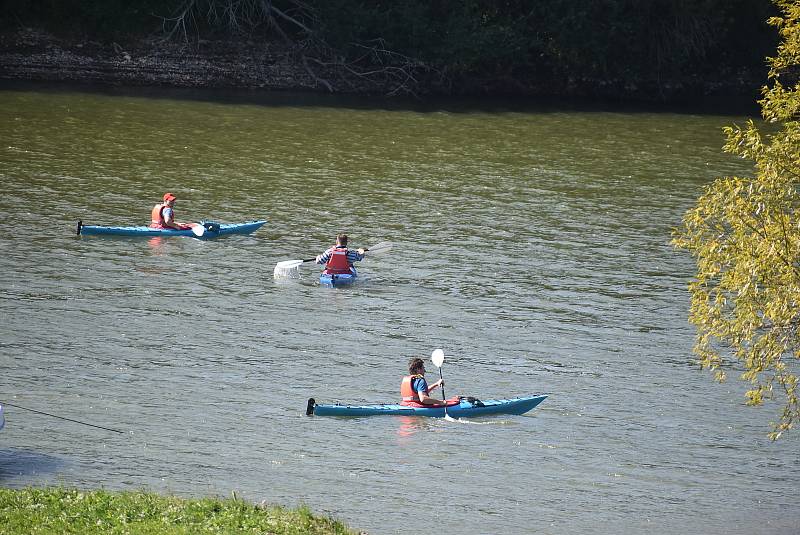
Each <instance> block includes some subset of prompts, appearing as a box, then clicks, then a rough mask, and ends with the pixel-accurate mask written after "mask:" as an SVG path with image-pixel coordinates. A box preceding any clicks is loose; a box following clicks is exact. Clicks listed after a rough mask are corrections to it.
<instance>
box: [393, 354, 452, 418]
mask: <svg viewBox="0 0 800 535" xmlns="http://www.w3.org/2000/svg"><path fill="white" fill-rule="evenodd" d="M408 373H409V374H410V375H406V376H405V377H403V381H402V382H401V383H400V396H401V398H402V401H400V404H401V405H409V406H412V407H421V406H426V407H442V406H444V405H447V404H448V403H447V402H444V401H442V400H440V399H434V398H432V397H430V395H429V394H430V393H431V391H432V390H434V389H436V388H438V387H440V386H443V385H444V381H443V380H441V379H440V380H438V381H436V382H435V383H433V384H432V385H430V386H428V382H427V381H426V380H425V362H424V361H423V360H422V359H421V358H412V359H411V360H409V361H408Z"/></svg>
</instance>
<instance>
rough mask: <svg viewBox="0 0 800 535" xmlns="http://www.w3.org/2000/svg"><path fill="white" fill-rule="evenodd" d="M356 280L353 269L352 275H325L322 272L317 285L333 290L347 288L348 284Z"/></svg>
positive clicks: (356, 275) (356, 276)
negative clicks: (340, 287) (339, 287)
mask: <svg viewBox="0 0 800 535" xmlns="http://www.w3.org/2000/svg"><path fill="white" fill-rule="evenodd" d="M356 278H358V273H356V270H355V268H354V269H353V273H339V274H332V273H325V272H324V271H323V272H322V273H320V275H319V283H320V284H321V285H323V286H329V287H331V288H334V287H336V286H347V285H348V284H353V283H354V282H355V281H356Z"/></svg>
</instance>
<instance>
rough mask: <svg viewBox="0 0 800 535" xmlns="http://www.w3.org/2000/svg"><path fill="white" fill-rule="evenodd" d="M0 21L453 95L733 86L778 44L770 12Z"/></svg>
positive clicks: (84, 0)
mask: <svg viewBox="0 0 800 535" xmlns="http://www.w3.org/2000/svg"><path fill="white" fill-rule="evenodd" d="M0 11H1V12H3V13H4V14H5V15H6V16H5V17H4V18H3V19H0V23H2V22H5V23H6V24H12V25H20V24H22V25H28V26H32V25H36V24H42V25H44V26H46V27H47V28H49V29H50V30H51V31H54V30H56V29H59V28H60V29H62V30H63V31H66V32H85V33H86V34H88V36H89V37H90V38H91V37H92V36H97V37H98V38H100V39H109V38H120V37H121V36H123V35H124V34H131V33H136V32H139V33H142V34H153V33H158V32H163V33H164V34H166V35H169V36H171V37H173V38H181V39H201V38H202V39H210V38H230V39H234V40H244V39H246V40H248V41H258V40H281V41H284V40H287V39H288V40H289V41H292V42H294V43H295V44H297V45H298V46H299V47H301V48H302V50H303V53H304V54H305V55H307V56H313V55H314V54H318V55H319V58H318V59H320V60H321V61H322V62H324V63H336V62H339V60H341V62H343V63H350V64H358V65H359V66H360V67H361V68H362V69H363V70H364V71H369V70H371V69H372V68H378V69H380V68H386V67H401V68H405V67H407V66H408V65H410V64H413V65H418V66H424V67H426V68H427V69H428V70H429V71H430V72H436V73H439V75H441V76H437V77H436V78H437V79H439V78H441V79H443V80H445V81H446V82H447V83H449V86H450V87H452V91H453V92H459V91H463V92H476V91H481V90H485V89H488V90H491V89H493V88H497V89H498V90H502V88H503V87H505V88H509V87H511V88H513V87H535V86H538V87H550V88H553V89H556V90H559V89H560V88H562V87H564V86H567V85H569V84H571V83H573V82H575V81H583V82H585V83H586V84H587V85H588V86H590V87H595V88H597V87H600V86H609V87H612V86H613V87H614V88H616V89H615V90H616V91H618V90H620V89H621V88H628V87H630V88H634V87H636V86H637V85H642V86H646V87H648V88H653V87H655V88H657V89H658V90H661V89H663V88H666V87H668V86H675V87H677V86H681V85H685V84H690V83H692V81H693V80H694V79H702V80H714V81H717V82H719V81H730V82H731V83H735V80H736V79H737V78H738V77H739V76H740V75H742V73H745V74H747V73H752V72H757V73H758V76H759V77H760V76H761V70H762V69H763V57H764V56H765V55H766V54H768V53H769V51H770V50H773V49H774V46H775V40H774V33H773V32H771V31H770V29H769V28H768V26H767V25H766V24H765V23H764V22H763V21H765V20H766V19H767V17H768V16H770V15H771V14H772V13H773V12H774V8H773V7H772V6H771V4H770V1H769V0H595V1H592V2H576V1H575V0H540V1H536V2H530V1H528V0H502V1H498V0H404V1H402V2H398V1H396V0H373V1H371V2H364V1H362V0H337V1H336V2H332V1H330V0H271V1H269V2H265V1H263V0H127V1H126V0H0ZM322 51H324V52H325V53H322ZM329 52H330V54H328V53H329ZM370 52H373V53H370ZM331 56H333V57H331ZM609 91H610V90H609Z"/></svg>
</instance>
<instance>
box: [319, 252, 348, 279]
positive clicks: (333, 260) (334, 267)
mask: <svg viewBox="0 0 800 535" xmlns="http://www.w3.org/2000/svg"><path fill="white" fill-rule="evenodd" d="M352 272H353V270H352V269H351V268H350V262H348V261H347V247H334V248H333V251H331V257H330V258H329V259H328V263H327V264H325V273H327V274H331V275H343V274H345V273H352Z"/></svg>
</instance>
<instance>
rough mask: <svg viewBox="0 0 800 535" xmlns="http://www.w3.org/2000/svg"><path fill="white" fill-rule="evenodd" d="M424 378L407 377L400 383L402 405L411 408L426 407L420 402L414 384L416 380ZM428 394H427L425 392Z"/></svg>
mask: <svg viewBox="0 0 800 535" xmlns="http://www.w3.org/2000/svg"><path fill="white" fill-rule="evenodd" d="M419 378H422V375H406V376H405V377H403V381H402V382H401V383H400V399H401V401H400V405H408V406H410V407H424V406H425V405H424V404H423V403H421V402H420V400H419V393H418V392H416V391H415V390H414V388H413V387H412V383H413V382H414V379H419ZM425 393H426V394H427V392H425Z"/></svg>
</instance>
